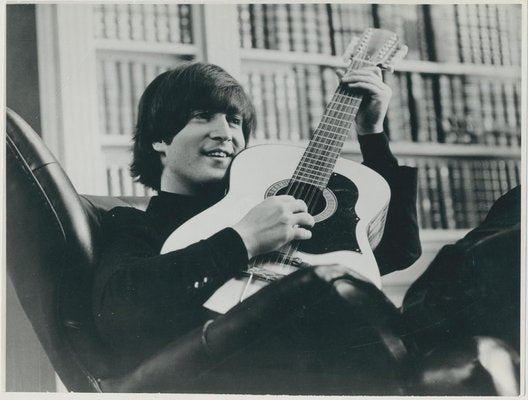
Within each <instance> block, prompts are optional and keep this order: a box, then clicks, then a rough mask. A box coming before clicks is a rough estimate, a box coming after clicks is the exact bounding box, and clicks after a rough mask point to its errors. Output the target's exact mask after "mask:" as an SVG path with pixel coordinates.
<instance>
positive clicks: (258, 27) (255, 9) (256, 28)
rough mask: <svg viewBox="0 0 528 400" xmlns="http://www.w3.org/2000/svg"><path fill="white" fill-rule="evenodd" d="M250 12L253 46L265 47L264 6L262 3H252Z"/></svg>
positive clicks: (256, 47)
mask: <svg viewBox="0 0 528 400" xmlns="http://www.w3.org/2000/svg"><path fill="white" fill-rule="evenodd" d="M249 12H250V16H251V39H252V47H253V48H255V49H265V48H266V41H265V37H266V33H265V31H264V6H263V5H262V4H250V5H249Z"/></svg>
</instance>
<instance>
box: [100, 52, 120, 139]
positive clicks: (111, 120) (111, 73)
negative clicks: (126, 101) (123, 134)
mask: <svg viewBox="0 0 528 400" xmlns="http://www.w3.org/2000/svg"><path fill="white" fill-rule="evenodd" d="M101 62H102V64H103V70H104V77H103V81H104V89H105V90H104V93H105V109H106V133H107V134H108V135H119V133H120V126H119V98H118V94H119V87H118V83H117V82H118V75H117V68H116V63H115V61H114V60H112V59H103V60H101Z"/></svg>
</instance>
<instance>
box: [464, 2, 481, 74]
mask: <svg viewBox="0 0 528 400" xmlns="http://www.w3.org/2000/svg"><path fill="white" fill-rule="evenodd" d="M466 9H467V22H468V29H469V41H470V54H471V62H472V63H473V64H482V52H481V47H480V29H479V25H478V14H477V13H478V8H477V4H466Z"/></svg>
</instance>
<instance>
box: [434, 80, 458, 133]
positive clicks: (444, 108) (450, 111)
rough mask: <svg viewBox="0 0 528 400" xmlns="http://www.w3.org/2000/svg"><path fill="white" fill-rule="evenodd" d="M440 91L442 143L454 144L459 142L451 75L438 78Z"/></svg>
mask: <svg viewBox="0 0 528 400" xmlns="http://www.w3.org/2000/svg"><path fill="white" fill-rule="evenodd" d="M438 91H439V99H440V116H439V118H440V121H441V124H440V127H441V135H440V136H441V138H439V142H441V143H446V142H447V143H454V142H456V140H457V133H456V129H457V127H456V122H455V110H454V106H453V100H452V99H453V91H452V90H451V79H450V77H449V75H439V76H438Z"/></svg>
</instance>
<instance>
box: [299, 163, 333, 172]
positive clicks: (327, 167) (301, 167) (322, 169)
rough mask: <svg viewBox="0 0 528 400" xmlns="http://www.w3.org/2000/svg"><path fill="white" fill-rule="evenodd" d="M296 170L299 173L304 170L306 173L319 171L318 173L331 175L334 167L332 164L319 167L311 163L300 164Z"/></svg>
mask: <svg viewBox="0 0 528 400" xmlns="http://www.w3.org/2000/svg"><path fill="white" fill-rule="evenodd" d="M297 170H299V171H304V170H307V171H319V172H324V173H330V174H331V173H332V172H333V171H334V165H333V163H327V165H319V164H314V163H311V162H304V163H303V162H301V163H300V164H299V165H298V166H297Z"/></svg>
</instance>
